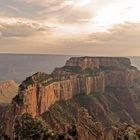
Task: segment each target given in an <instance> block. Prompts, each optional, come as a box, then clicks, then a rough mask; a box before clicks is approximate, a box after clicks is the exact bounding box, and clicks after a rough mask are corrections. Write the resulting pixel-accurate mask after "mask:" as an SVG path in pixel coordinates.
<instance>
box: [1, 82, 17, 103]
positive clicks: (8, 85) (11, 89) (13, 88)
mask: <svg viewBox="0 0 140 140" xmlns="http://www.w3.org/2000/svg"><path fill="white" fill-rule="evenodd" d="M17 92H18V84H17V83H16V82H15V81H13V80H7V81H0V104H1V103H11V101H12V98H13V97H15V95H16V94H17Z"/></svg>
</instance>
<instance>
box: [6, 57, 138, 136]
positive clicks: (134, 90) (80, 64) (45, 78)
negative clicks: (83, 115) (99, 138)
mask: <svg viewBox="0 0 140 140" xmlns="http://www.w3.org/2000/svg"><path fill="white" fill-rule="evenodd" d="M139 91H140V81H139V71H138V70H137V68H135V67H133V66H132V65H131V62H130V60H129V59H127V58H106V57H80V58H70V59H69V60H68V61H67V62H66V64H65V66H64V67H62V68H56V69H55V70H54V71H53V72H52V74H50V75H48V74H45V73H41V72H38V73H36V74H34V75H32V76H31V77H28V78H27V79H26V80H25V81H24V82H23V83H22V84H21V85H20V86H19V91H18V94H17V95H16V97H15V98H13V101H12V105H11V107H10V109H9V111H8V112H7V113H6V115H5V118H6V126H5V128H6V129H5V130H6V133H7V134H10V133H11V129H10V128H11V127H12V125H13V120H14V118H15V116H16V115H21V114H23V113H25V112H28V113H30V114H31V115H32V116H33V117H35V116H41V115H42V116H43V118H44V119H45V120H46V121H47V122H48V123H49V125H50V127H54V128H57V127H58V128H61V126H63V124H65V123H66V122H65V121H64V120H65V119H64V120H63V114H64V115H65V117H66V118H67V120H68V122H67V123H69V122H71V123H74V122H75V119H76V114H75V111H74V113H73V114H71V113H70V112H71V111H70V110H71V108H74V107H75V106H73V104H75V105H76V106H77V108H79V109H81V108H84V109H86V110H87V112H88V114H89V115H90V116H91V118H92V121H100V122H102V123H103V125H104V126H109V125H111V124H112V123H113V122H114V121H121V122H125V121H127V122H129V123H138V124H140V120H139V118H140V113H139V112H140V105H139V101H140V94H139ZM62 101H65V102H66V104H65V105H64V106H61V102H62ZM69 101H70V104H67V103H68V102H69ZM57 103H58V104H57ZM59 103H60V105H59ZM56 105H57V106H59V107H60V106H61V107H60V108H61V109H60V108H59V109H60V110H59V109H57V106H56ZM53 106H54V108H53V110H55V114H53V110H51V109H52V107H53ZM65 106H67V107H68V109H69V110H66V112H67V113H66V114H65V109H66V108H65ZM63 110H64V112H63ZM46 113H47V114H46ZM48 113H49V115H48ZM44 114H45V115H44ZM57 115H58V116H59V117H56V116H57ZM9 116H10V117H9ZM70 116H71V117H72V116H73V117H72V118H71V119H68V118H69V117H70ZM50 120H52V121H50ZM82 121H83V120H82ZM83 125H84V127H83ZM80 127H81V131H82V130H83V132H84V131H85V128H86V127H88V128H89V131H91V134H92V128H91V127H90V126H88V125H87V122H86V121H85V123H84V124H82V125H80ZM85 132H86V134H83V133H82V134H83V135H85V136H86V137H89V135H88V133H89V132H88V131H85ZM92 135H93V134H92ZM86 137H85V138H86ZM88 139H89V138H88Z"/></svg>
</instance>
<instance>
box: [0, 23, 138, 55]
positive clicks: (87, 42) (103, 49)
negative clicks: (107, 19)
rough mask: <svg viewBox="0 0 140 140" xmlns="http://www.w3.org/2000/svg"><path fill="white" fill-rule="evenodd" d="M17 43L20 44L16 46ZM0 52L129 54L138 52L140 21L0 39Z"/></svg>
mask: <svg viewBox="0 0 140 140" xmlns="http://www.w3.org/2000/svg"><path fill="white" fill-rule="evenodd" d="M18 44H22V45H20V47H19V45H18ZM0 50H1V51H3V52H4V51H7V50H9V51H11V52H14V51H16V52H25V53H27V52H30V53H55V54H76V55H78V54H79V55H107V56H109V55H110V56H124V55H126V56H130V55H139V53H140V23H125V24H120V25H116V26H114V27H113V28H111V29H109V30H108V31H106V32H97V33H91V34H71V35H70V34H67V35H64V36H59V37H58V36H54V35H51V36H49V37H48V36H42V35H40V36H35V37H28V38H21V39H18V38H16V39H10V38H8V37H7V38H5V39H1V41H0Z"/></svg>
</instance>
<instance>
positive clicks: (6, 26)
mask: <svg viewBox="0 0 140 140" xmlns="http://www.w3.org/2000/svg"><path fill="white" fill-rule="evenodd" d="M5 20H6V19H5ZM8 21H9V22H8ZM51 33H52V29H51V28H49V27H48V26H43V25H40V24H39V23H35V22H27V21H22V20H17V19H13V22H12V19H11V20H10V18H8V19H7V22H0V34H1V37H29V36H34V35H43V34H48V35H49V34H51Z"/></svg>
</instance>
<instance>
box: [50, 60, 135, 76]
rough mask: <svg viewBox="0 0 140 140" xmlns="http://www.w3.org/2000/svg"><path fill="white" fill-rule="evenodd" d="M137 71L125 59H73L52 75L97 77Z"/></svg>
mask: <svg viewBox="0 0 140 140" xmlns="http://www.w3.org/2000/svg"><path fill="white" fill-rule="evenodd" d="M124 70H127V71H131V70H134V71H137V68H136V67H134V66H132V65H131V61H130V59H129V58H124V57H72V58H70V59H69V60H68V61H67V62H66V64H65V66H63V67H61V68H56V69H55V70H54V71H53V72H52V75H54V76H55V77H57V76H66V77H67V76H70V75H72V74H78V75H79V74H80V75H81V74H82V75H85V74H86V75H96V74H98V73H100V72H106V71H124Z"/></svg>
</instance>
